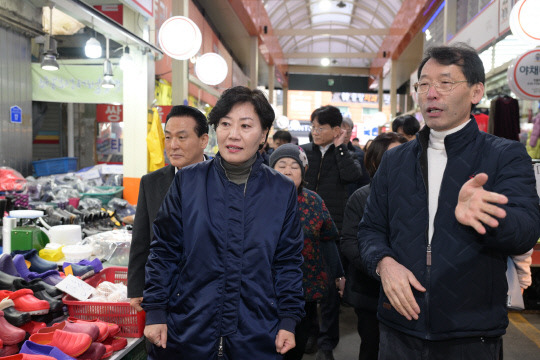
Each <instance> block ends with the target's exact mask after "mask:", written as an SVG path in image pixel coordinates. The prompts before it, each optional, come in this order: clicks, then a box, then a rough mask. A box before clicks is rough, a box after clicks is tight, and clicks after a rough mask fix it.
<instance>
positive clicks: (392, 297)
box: [358, 44, 540, 360]
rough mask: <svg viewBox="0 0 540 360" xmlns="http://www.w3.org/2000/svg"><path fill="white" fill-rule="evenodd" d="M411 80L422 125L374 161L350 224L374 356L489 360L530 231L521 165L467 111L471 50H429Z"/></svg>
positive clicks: (475, 82) (537, 214)
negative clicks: (362, 205)
mask: <svg viewBox="0 0 540 360" xmlns="http://www.w3.org/2000/svg"><path fill="white" fill-rule="evenodd" d="M418 79H419V80H418V82H417V83H416V84H415V90H416V92H417V94H418V101H419V105H420V109H421V112H422V115H423V117H424V120H425V123H426V126H425V127H424V128H423V129H422V130H421V131H420V132H419V133H418V134H417V137H416V139H415V140H413V141H410V142H408V143H406V144H403V145H401V146H398V147H396V148H394V149H391V150H389V151H387V152H386V153H385V155H384V156H383V159H382V162H381V165H380V167H379V169H378V171H377V173H376V175H375V177H374V179H373V182H372V185H371V195H370V197H369V199H368V202H367V206H366V209H365V212H364V217H363V218H362V221H361V223H360V225H359V231H358V240H359V247H360V252H361V254H362V261H363V263H364V265H365V267H366V269H367V271H368V272H369V273H370V274H371V275H372V276H374V277H376V278H379V279H380V281H381V284H382V292H381V296H380V299H379V307H378V317H379V320H380V323H381V325H380V352H379V359H380V360H385V359H397V358H399V359H400V360H407V359H419V358H422V359H429V360H436V359H441V360H442V359H444V360H454V359H456V360H457V359H465V357H464V356H467V357H466V358H467V359H468V358H470V359H475V360H484V359H485V360H494V359H499V356H500V352H501V345H502V339H501V336H502V335H503V334H504V333H505V331H506V327H507V325H508V316H507V310H506V292H507V284H506V277H505V272H506V258H507V257H508V256H509V255H513V254H521V253H524V252H526V251H528V250H529V249H530V248H532V247H533V246H534V244H535V243H536V241H537V239H538V237H539V235H540V210H539V205H538V204H539V199H538V195H537V193H536V189H535V178H534V174H533V171H532V166H531V160H530V157H529V156H528V155H527V153H526V151H525V148H524V147H523V145H521V144H520V143H518V142H515V141H510V140H505V139H501V138H498V137H495V136H492V135H489V134H486V133H483V132H480V131H479V130H478V126H477V124H476V122H475V120H474V118H472V117H471V110H472V109H473V108H474V106H475V105H476V104H477V103H478V102H480V100H481V98H482V96H483V94H484V82H485V74H484V68H483V65H482V61H481V60H480V58H479V57H478V55H477V54H476V52H475V50H474V49H472V48H470V47H468V46H466V45H462V44H459V45H456V46H441V47H436V48H432V49H430V50H428V53H427V55H426V57H425V58H424V59H423V60H422V62H421V64H420V66H419V70H418Z"/></svg>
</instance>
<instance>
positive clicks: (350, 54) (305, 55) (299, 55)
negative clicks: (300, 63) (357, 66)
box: [283, 52, 377, 59]
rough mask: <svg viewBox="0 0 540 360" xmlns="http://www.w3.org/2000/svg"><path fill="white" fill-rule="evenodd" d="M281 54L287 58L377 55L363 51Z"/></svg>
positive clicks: (370, 56)
mask: <svg viewBox="0 0 540 360" xmlns="http://www.w3.org/2000/svg"><path fill="white" fill-rule="evenodd" d="M283 56H284V57H285V58H287V59H318V58H324V57H327V58H331V59H359V58H362V59H374V58H375V57H377V54H376V53H365V52H353V53H350V52H340V53H338V52H319V53H314V52H294V53H285V54H283Z"/></svg>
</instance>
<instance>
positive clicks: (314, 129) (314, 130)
mask: <svg viewBox="0 0 540 360" xmlns="http://www.w3.org/2000/svg"><path fill="white" fill-rule="evenodd" d="M324 130H328V128H325V127H314V126H312V127H311V132H312V133H314V134H320V133H322V132H323V131H324Z"/></svg>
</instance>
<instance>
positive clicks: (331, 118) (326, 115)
mask: <svg viewBox="0 0 540 360" xmlns="http://www.w3.org/2000/svg"><path fill="white" fill-rule="evenodd" d="M315 119H317V122H318V123H319V124H321V125H326V124H328V125H330V127H336V126H341V122H342V121H343V115H341V111H339V109H338V108H337V107H335V106H332V105H326V106H323V107H320V108H318V109H315V110H314V111H313V112H312V113H311V122H313V121H314V120H315Z"/></svg>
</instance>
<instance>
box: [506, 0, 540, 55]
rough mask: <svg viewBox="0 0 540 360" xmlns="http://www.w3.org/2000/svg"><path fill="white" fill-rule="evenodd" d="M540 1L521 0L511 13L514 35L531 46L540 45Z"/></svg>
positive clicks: (511, 26) (511, 27) (511, 28)
mask: <svg viewBox="0 0 540 360" xmlns="http://www.w3.org/2000/svg"><path fill="white" fill-rule="evenodd" d="M539 14H540V0H520V1H518V2H517V3H516V4H515V5H514V7H513V8H512V11H511V12H510V30H511V31H512V34H514V35H515V36H517V37H519V38H520V39H522V40H525V41H527V42H529V43H531V44H535V45H540V22H539V21H538V15H539Z"/></svg>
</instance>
